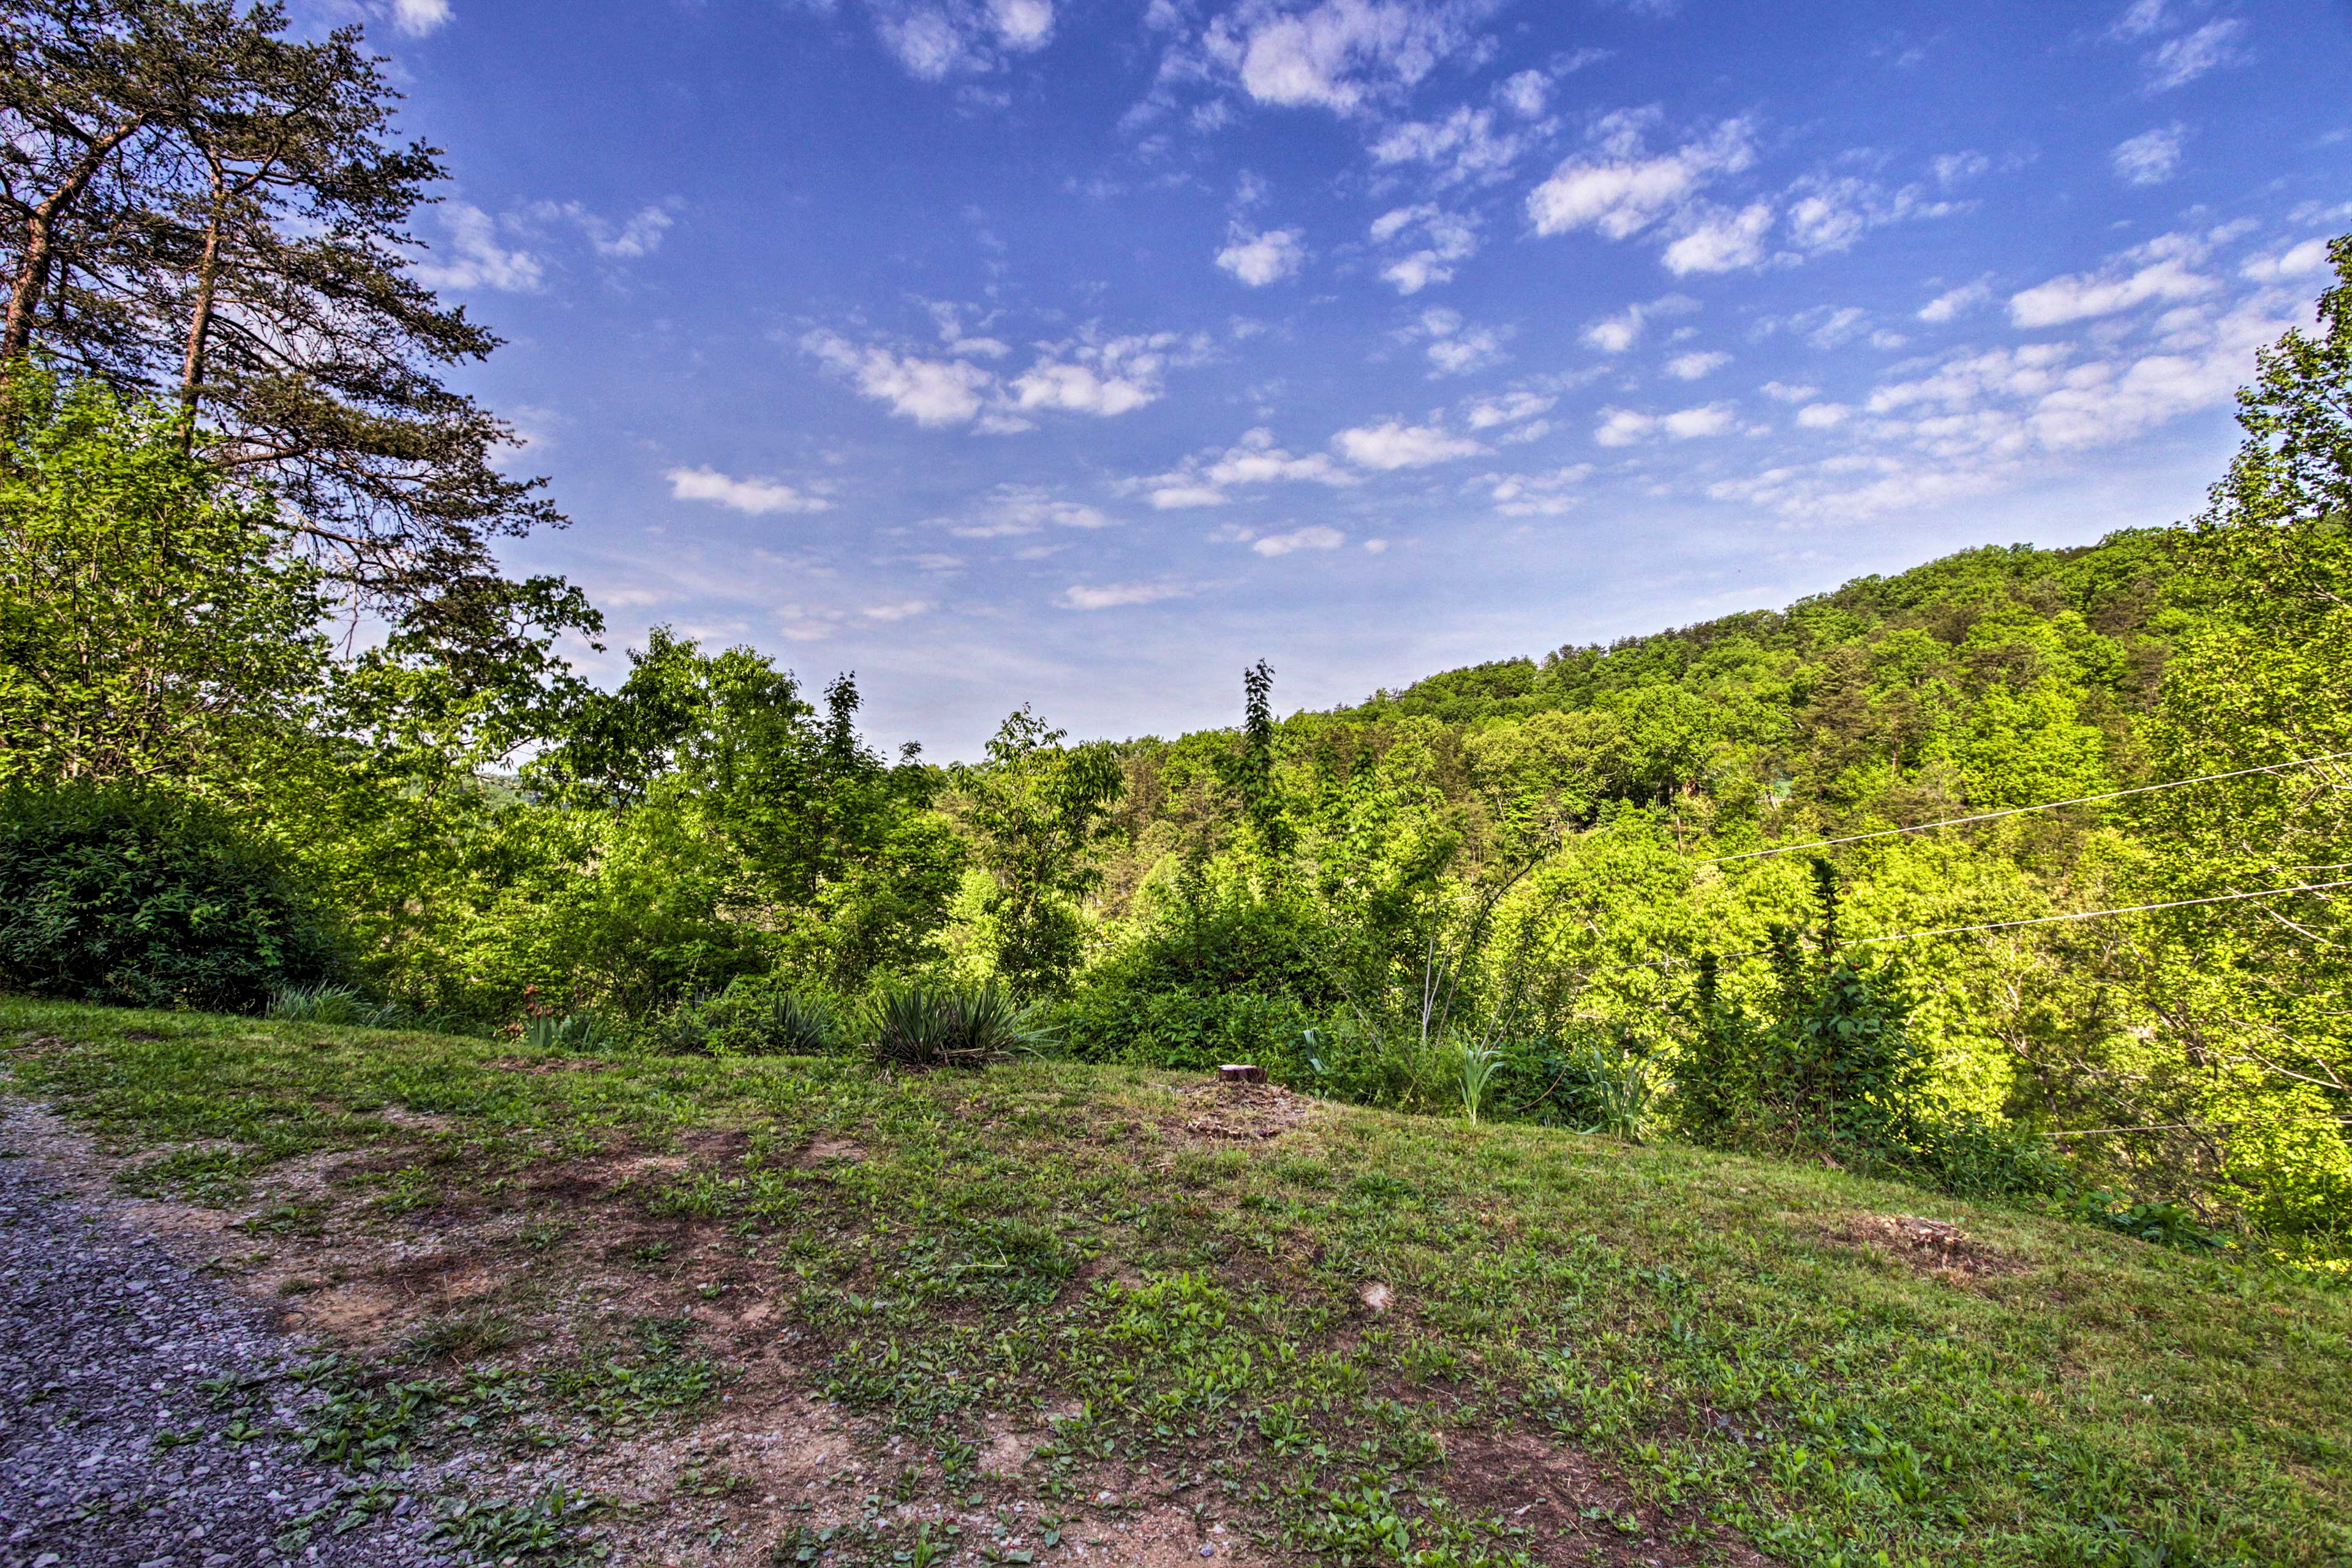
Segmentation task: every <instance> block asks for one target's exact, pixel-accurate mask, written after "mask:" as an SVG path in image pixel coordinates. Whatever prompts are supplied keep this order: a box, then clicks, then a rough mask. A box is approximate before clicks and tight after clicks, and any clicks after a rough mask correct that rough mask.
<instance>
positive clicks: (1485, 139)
mask: <svg viewBox="0 0 2352 1568" xmlns="http://www.w3.org/2000/svg"><path fill="white" fill-rule="evenodd" d="M1542 129H1543V128H1542V127H1540V126H1538V127H1535V128H1533V129H1532V130H1530V131H1528V132H1515V131H1505V132H1500V133H1497V132H1496V130H1495V111H1494V110H1491V109H1471V108H1469V107H1467V106H1466V105H1465V106H1464V107H1462V108H1459V109H1456V110H1454V112H1453V113H1451V114H1449V115H1447V116H1446V117H1445V118H1444V119H1443V120H1413V121H1405V122H1404V123H1403V124H1402V125H1398V126H1396V127H1394V128H1393V129H1391V131H1389V132H1387V133H1386V134H1384V135H1382V136H1381V139H1380V140H1379V141H1377V142H1373V143H1372V162H1374V163H1423V164H1426V165H1428V166H1429V167H1430V168H1432V169H1434V170H1435V171H1436V172H1437V181H1438V184H1441V185H1450V184H1458V183H1460V182H1462V181H1465V180H1475V181H1477V182H1479V183H1481V184H1487V183H1491V182H1493V181H1496V180H1499V179H1501V178H1503V177H1504V176H1505V175H1506V174H1509V173H1510V170H1511V165H1512V164H1514V163H1517V162H1518V161H1519V155H1520V154H1521V153H1525V152H1526V151H1527V150H1528V147H1529V146H1530V145H1531V144H1532V143H1533V142H1534V141H1535V139H1536V137H1537V136H1538V134H1539V133H1540V132H1541V131H1542Z"/></svg>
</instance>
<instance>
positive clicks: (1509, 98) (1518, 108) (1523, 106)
mask: <svg viewBox="0 0 2352 1568" xmlns="http://www.w3.org/2000/svg"><path fill="white" fill-rule="evenodd" d="M1495 96H1496V98H1497V99H1498V100H1501V101H1502V103H1503V105H1504V106H1505V107H1506V108H1507V109H1509V110H1511V112H1513V113H1514V114H1517V115H1518V116H1520V117H1521V118H1523V119H1527V120H1533V119H1535V118H1536V117H1537V116H1538V115H1539V114H1541V113H1542V112H1543V111H1544V105H1545V103H1546V102H1548V101H1549V100H1550V98H1551V78H1549V77H1548V76H1546V75H1544V73H1543V72H1541V71H1535V70H1528V71H1520V72H1518V73H1517V75H1514V76H1508V77H1506V78H1504V79H1502V80H1501V81H1499V82H1497V83H1496V84H1495Z"/></svg>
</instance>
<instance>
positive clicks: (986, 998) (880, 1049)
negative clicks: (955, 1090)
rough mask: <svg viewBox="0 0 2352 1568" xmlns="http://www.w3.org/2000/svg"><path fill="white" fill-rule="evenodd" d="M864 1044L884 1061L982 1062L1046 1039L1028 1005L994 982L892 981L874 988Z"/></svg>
mask: <svg viewBox="0 0 2352 1568" xmlns="http://www.w3.org/2000/svg"><path fill="white" fill-rule="evenodd" d="M867 1024H868V1026H869V1027H870V1028H871V1030H872V1035H873V1043H872V1045H871V1046H870V1047H868V1048H869V1049H870V1050H871V1051H872V1052H873V1055H874V1059H875V1061H876V1062H877V1063H878V1064H879V1065H881V1066H883V1067H895V1068H908V1069H909V1070H911V1071H917V1072H919V1071H922V1070H924V1069H926V1068H940V1067H952V1068H982V1067H986V1066H987V1065H988V1064H989V1063H991V1062H993V1061H1002V1060H1003V1058H1006V1057H1009V1056H1011V1055H1012V1054H1013V1053H1014V1052H1015V1051H1024V1050H1031V1049H1034V1048H1035V1047H1037V1046H1039V1045H1042V1044H1043V1043H1044V1041H1045V1034H1044V1031H1043V1030H1042V1029H1041V1028H1039V1026H1038V1025H1037V1022H1036V1019H1035V1016H1034V1012H1033V1011H1032V1009H1030V1008H1027V1007H1023V1006H1021V1005H1018V1004H1016V1003H1015V1002H1014V1001H1013V995H1012V994H1011V993H1010V992H1008V991H1006V990H1004V989H1003V987H1002V986H999V985H996V984H987V985H977V986H927V985H906V984H900V985H892V986H888V987H886V988H885V989H883V990H882V991H880V992H878V993H877V994H876V996H875V998H874V1001H873V1003H872V1005H871V1006H870V1009H869V1013H868V1017H867Z"/></svg>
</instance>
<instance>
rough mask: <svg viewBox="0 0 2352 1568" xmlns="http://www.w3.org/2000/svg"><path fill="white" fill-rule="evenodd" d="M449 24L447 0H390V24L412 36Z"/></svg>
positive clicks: (415, 36)
mask: <svg viewBox="0 0 2352 1568" xmlns="http://www.w3.org/2000/svg"><path fill="white" fill-rule="evenodd" d="M448 24H449V0H392V25H393V26H394V27H397V28H398V29H400V31H401V32H402V33H403V34H404V35H406V36H407V37H412V38H421V37H425V35H426V34H428V33H436V32H438V31H440V30H441V29H442V28H443V27H445V26H448Z"/></svg>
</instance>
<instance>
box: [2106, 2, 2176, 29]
mask: <svg viewBox="0 0 2352 1568" xmlns="http://www.w3.org/2000/svg"><path fill="white" fill-rule="evenodd" d="M2164 10H2165V0H2132V3H2131V4H2130V5H2126V6H2125V7H2124V13H2123V15H2122V16H2118V17H2116V21H2115V26H2112V27H2110V28H2108V29H2107V30H2108V32H2109V33H2111V34H2112V35H2114V36H2115V37H2118V38H2142V37H2147V35H2148V34H2150V33H2153V32H2155V31H2157V30H2158V29H2159V28H2161V27H2162V26H2164V24H2165V14H2164Z"/></svg>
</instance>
